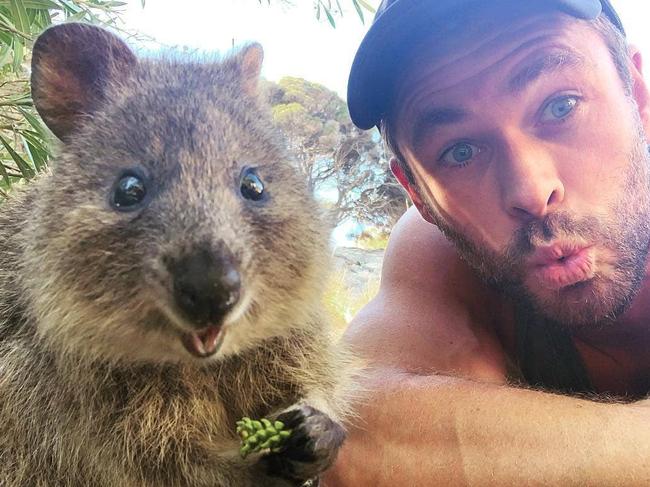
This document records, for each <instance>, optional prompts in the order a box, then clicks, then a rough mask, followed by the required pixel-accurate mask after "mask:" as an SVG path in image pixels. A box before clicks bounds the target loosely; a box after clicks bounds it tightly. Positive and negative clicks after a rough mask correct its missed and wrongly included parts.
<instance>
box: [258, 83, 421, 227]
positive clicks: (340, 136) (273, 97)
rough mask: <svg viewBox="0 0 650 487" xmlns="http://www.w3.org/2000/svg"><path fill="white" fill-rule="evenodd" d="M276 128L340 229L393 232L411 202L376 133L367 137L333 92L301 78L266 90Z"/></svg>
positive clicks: (310, 185)
mask: <svg viewBox="0 0 650 487" xmlns="http://www.w3.org/2000/svg"><path fill="white" fill-rule="evenodd" d="M266 89H267V94H268V97H269V99H270V102H271V105H272V107H273V117H274V120H275V122H276V123H277V124H278V125H279V126H280V127H281V128H282V130H283V131H284V133H285V135H286V137H287V139H288V145H289V149H290V151H291V153H292V154H293V155H294V157H295V163H296V164H297V166H298V169H299V170H300V172H301V173H302V174H303V175H304V176H305V178H306V179H307V181H308V183H309V188H310V189H311V190H312V191H313V192H314V193H315V194H316V195H317V196H320V197H321V198H322V199H324V200H325V202H326V203H327V204H328V205H329V206H330V208H331V210H332V217H333V220H334V222H335V223H336V224H338V223H341V222H342V221H345V220H347V219H350V220H355V221H358V222H359V223H361V224H365V225H373V226H377V227H380V228H386V229H388V228H390V227H392V225H393V224H394V223H395V222H396V221H397V218H399V216H400V215H401V214H402V213H403V212H404V210H405V209H406V207H407V205H408V199H407V197H406V195H405V194H404V193H403V191H402V189H401V187H400V186H399V184H398V183H397V181H396V180H395V179H394V177H393V175H392V173H391V172H390V170H389V168H388V163H387V161H386V154H385V152H384V146H383V144H382V143H381V140H380V137H379V134H378V133H377V131H372V132H368V131H363V130H359V129H358V128H356V127H355V126H354V124H353V123H352V121H351V120H350V118H349V115H348V110H347V106H346V104H345V102H344V101H343V100H342V99H341V98H340V97H339V96H338V95H337V94H336V93H335V92H333V91H331V90H329V89H327V88H325V87H324V86H322V85H319V84H317V83H312V82H309V81H306V80H304V79H301V78H290V77H285V78H282V79H281V80H280V81H279V83H277V84H275V83H270V82H267V84H266Z"/></svg>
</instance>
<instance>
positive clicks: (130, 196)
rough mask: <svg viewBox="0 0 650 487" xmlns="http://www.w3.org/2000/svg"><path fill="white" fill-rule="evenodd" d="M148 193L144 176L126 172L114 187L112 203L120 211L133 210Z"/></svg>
mask: <svg viewBox="0 0 650 487" xmlns="http://www.w3.org/2000/svg"><path fill="white" fill-rule="evenodd" d="M146 195H147V187H146V185H145V183H144V180H143V178H142V177H141V176H139V175H138V174H135V173H125V174H123V175H122V176H120V178H119V179H118V180H117V183H116V184H115V186H114V187H113V194H112V195H111V205H112V206H113V208H115V209H116V210H118V211H133V210H136V209H138V208H139V207H140V205H141V203H142V202H143V201H144V198H145V196H146Z"/></svg>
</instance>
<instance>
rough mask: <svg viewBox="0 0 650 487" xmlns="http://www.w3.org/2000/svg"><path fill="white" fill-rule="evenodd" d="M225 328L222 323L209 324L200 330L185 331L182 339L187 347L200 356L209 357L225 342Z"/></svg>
mask: <svg viewBox="0 0 650 487" xmlns="http://www.w3.org/2000/svg"><path fill="white" fill-rule="evenodd" d="M224 336H225V330H224V329H223V327H222V326H221V325H215V326H209V327H207V328H203V329H202V330H199V331H194V332H185V333H183V334H182V336H181V341H182V342H183V345H184V346H185V349H186V350H187V351H188V352H190V353H191V354H192V355H194V356H195V357H198V358H207V357H210V356H212V355H214V354H215V353H217V351H218V350H219V348H220V347H221V344H222V343H223V338H224Z"/></svg>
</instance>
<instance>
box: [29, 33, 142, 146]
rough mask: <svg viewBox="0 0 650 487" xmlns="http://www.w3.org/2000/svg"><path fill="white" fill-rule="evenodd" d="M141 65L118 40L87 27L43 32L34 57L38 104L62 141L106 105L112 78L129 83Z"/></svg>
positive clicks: (34, 95)
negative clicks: (82, 117) (81, 119)
mask: <svg viewBox="0 0 650 487" xmlns="http://www.w3.org/2000/svg"><path fill="white" fill-rule="evenodd" d="M136 63H137V59H136V57H135V54H133V51H131V49H130V48H129V47H128V46H127V45H126V44H125V43H124V42H123V41H122V40H121V39H119V38H118V37H117V36H115V35H113V34H111V33H110V32H108V31H106V30H104V29H102V28H99V27H95V26H91V25H88V24H81V23H68V24H59V25H56V26H54V27H50V28H49V29H47V30H46V31H45V32H43V33H42V34H41V35H40V36H39V37H38V39H36V42H35V43H34V49H33V52H32V77H31V83H32V99H33V100H34V105H35V106H36V109H37V110H38V113H39V114H40V115H41V117H42V118H43V120H44V121H45V123H46V124H47V126H48V127H49V128H50V130H52V132H53V133H54V134H55V135H56V136H57V137H59V138H60V139H62V140H65V138H66V137H67V136H68V135H69V134H70V133H71V132H73V131H74V130H75V128H76V127H77V125H78V123H79V121H80V117H81V116H83V115H84V114H90V113H93V112H94V111H95V110H96V109H97V108H98V107H99V106H100V104H101V103H102V102H104V101H105V96H106V86H107V83H108V82H109V81H110V80H111V79H119V78H125V77H126V76H127V75H128V73H129V72H130V71H131V69H132V68H133V66H135V64H136Z"/></svg>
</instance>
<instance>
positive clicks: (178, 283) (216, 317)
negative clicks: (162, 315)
mask: <svg viewBox="0 0 650 487" xmlns="http://www.w3.org/2000/svg"><path fill="white" fill-rule="evenodd" d="M168 267H169V270H170V272H171V274H172V276H173V279H174V299H175V300H176V304H177V306H178V307H179V308H180V309H181V310H182V311H183V313H185V315H186V317H187V318H188V319H189V320H190V321H191V323H192V324H193V325H194V326H195V327H196V328H198V329H201V328H205V327H206V326H214V325H220V324H221V322H222V321H223V318H224V316H225V315H226V314H227V313H228V311H230V310H231V309H232V308H233V306H234V305H235V304H236V303H237V301H238V300H239V292H240V287H241V280H240V276H239V272H238V271H237V268H236V267H235V265H234V263H233V259H232V257H231V256H230V253H229V252H228V251H227V250H220V251H210V250H207V249H197V250H195V251H194V252H192V253H191V254H188V255H186V256H183V257H181V258H180V259H178V260H174V261H173V262H171V263H170V264H169V265H168Z"/></svg>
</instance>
